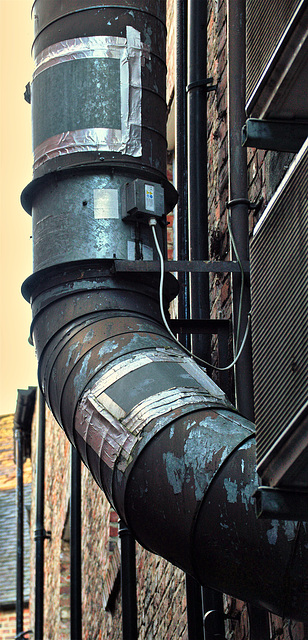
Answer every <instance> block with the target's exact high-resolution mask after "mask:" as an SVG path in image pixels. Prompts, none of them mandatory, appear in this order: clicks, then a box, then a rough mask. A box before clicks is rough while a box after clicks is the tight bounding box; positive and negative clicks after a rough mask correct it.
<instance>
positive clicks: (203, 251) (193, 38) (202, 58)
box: [187, 0, 210, 360]
mask: <svg viewBox="0 0 308 640" xmlns="http://www.w3.org/2000/svg"><path fill="white" fill-rule="evenodd" d="M206 43H207V3H206V2H204V0H189V2H188V65H187V69H188V86H187V91H188V103H187V107H188V215H189V258H190V260H207V259H208V254H209V252H208V221H207V216H208V204H207V200H208V198H207V85H206V78H207V47H206ZM190 309H191V316H192V317H193V318H196V319H204V318H209V315H210V305H209V280H208V275H207V274H191V278H190ZM192 343H193V351H194V353H195V354H196V355H198V356H200V357H203V358H205V359H207V360H208V359H209V354H210V342H209V337H208V336H206V335H200V336H194V337H193V340H192Z"/></svg>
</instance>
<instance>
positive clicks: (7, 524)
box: [0, 484, 31, 608]
mask: <svg viewBox="0 0 308 640" xmlns="http://www.w3.org/2000/svg"><path fill="white" fill-rule="evenodd" d="M30 503H31V484H27V485H25V486H24V601H25V602H28V600H29V593H30V528H29V522H28V515H27V507H28V508H30ZM16 555H17V526H16V490H15V489H13V490H12V489H11V490H0V608H1V607H3V606H8V605H14V606H15V602H16Z"/></svg>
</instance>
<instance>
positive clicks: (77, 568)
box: [70, 446, 82, 640]
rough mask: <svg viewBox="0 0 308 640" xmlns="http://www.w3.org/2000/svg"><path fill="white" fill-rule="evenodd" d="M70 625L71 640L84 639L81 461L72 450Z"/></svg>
mask: <svg viewBox="0 0 308 640" xmlns="http://www.w3.org/2000/svg"><path fill="white" fill-rule="evenodd" d="M70 505H71V536H70V563H71V580H70V599H71V601H70V604H71V611H70V625H71V640H81V638H82V616H81V586H82V583H81V460H80V456H79V453H78V451H77V450H76V449H75V447H73V446H72V448H71V500H70Z"/></svg>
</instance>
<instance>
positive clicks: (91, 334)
mask: <svg viewBox="0 0 308 640" xmlns="http://www.w3.org/2000/svg"><path fill="white" fill-rule="evenodd" d="M93 338H94V331H93V329H90V330H89V331H88V333H86V335H85V337H84V339H83V342H84V344H85V343H86V342H91V340H92V339H93Z"/></svg>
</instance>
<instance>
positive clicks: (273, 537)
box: [266, 520, 279, 545]
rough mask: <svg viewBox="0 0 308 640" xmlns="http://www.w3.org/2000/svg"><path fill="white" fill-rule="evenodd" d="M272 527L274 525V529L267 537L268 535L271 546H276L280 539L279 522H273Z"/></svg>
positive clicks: (270, 530)
mask: <svg viewBox="0 0 308 640" xmlns="http://www.w3.org/2000/svg"><path fill="white" fill-rule="evenodd" d="M271 525H272V528H271V529H269V530H268V531H267V532H266V535H267V539H268V541H269V544H272V545H275V544H276V542H277V538H278V527H279V521H278V520H272V522H271Z"/></svg>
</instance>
